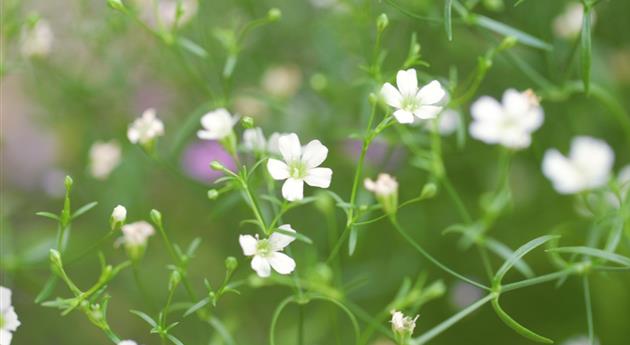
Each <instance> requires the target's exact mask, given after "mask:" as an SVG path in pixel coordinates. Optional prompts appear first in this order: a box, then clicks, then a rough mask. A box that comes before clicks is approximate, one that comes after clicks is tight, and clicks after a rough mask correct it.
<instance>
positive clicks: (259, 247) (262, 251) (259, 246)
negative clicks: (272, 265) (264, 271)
mask: <svg viewBox="0 0 630 345" xmlns="http://www.w3.org/2000/svg"><path fill="white" fill-rule="evenodd" d="M271 253H272V250H271V245H270V244H269V240H266V239H265V240H258V242H257V243H256V255H260V256H268V255H269V254H271Z"/></svg>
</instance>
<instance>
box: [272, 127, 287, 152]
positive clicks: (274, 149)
mask: <svg viewBox="0 0 630 345" xmlns="http://www.w3.org/2000/svg"><path fill="white" fill-rule="evenodd" d="M288 134H289V133H279V132H273V133H271V135H270V136H269V140H267V152H269V153H271V154H274V155H280V145H279V144H278V139H280V137H281V136H283V135H288Z"/></svg>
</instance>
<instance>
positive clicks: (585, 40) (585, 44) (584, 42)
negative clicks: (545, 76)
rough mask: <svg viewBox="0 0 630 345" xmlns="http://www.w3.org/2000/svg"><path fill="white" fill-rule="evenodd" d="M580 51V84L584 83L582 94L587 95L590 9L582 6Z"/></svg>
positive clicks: (589, 75)
mask: <svg viewBox="0 0 630 345" xmlns="http://www.w3.org/2000/svg"><path fill="white" fill-rule="evenodd" d="M580 40H581V44H580V45H581V51H582V82H583V83H584V92H585V93H586V94H587V95H588V94H589V92H590V84H591V61H592V51H591V50H592V47H591V8H590V6H584V18H583V19H582V34H581V37H580Z"/></svg>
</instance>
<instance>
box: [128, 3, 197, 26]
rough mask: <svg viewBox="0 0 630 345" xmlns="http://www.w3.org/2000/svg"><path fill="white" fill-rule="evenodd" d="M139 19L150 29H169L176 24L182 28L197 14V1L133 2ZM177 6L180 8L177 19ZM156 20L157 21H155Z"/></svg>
mask: <svg viewBox="0 0 630 345" xmlns="http://www.w3.org/2000/svg"><path fill="white" fill-rule="evenodd" d="M134 2H135V3H136V5H137V6H138V10H139V12H140V17H141V18H142V20H143V21H144V22H146V23H147V24H148V25H149V26H151V27H154V28H155V27H164V28H167V29H171V28H172V27H174V26H175V24H176V23H177V26H182V25H184V24H186V23H187V22H189V21H190V20H191V19H192V18H193V17H194V15H195V14H196V13H197V8H198V0H135V1H134ZM178 6H181V7H180V13H179V18H177V16H178V13H177V10H178ZM156 18H157V19H156Z"/></svg>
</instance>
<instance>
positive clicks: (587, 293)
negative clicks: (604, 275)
mask: <svg viewBox="0 0 630 345" xmlns="http://www.w3.org/2000/svg"><path fill="white" fill-rule="evenodd" d="M582 283H583V286H584V304H585V305H586V322H587V325H588V343H589V345H593V344H595V334H594V329H593V306H592V305H591V289H590V287H589V283H588V276H587V275H586V274H585V275H583V276H582Z"/></svg>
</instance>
